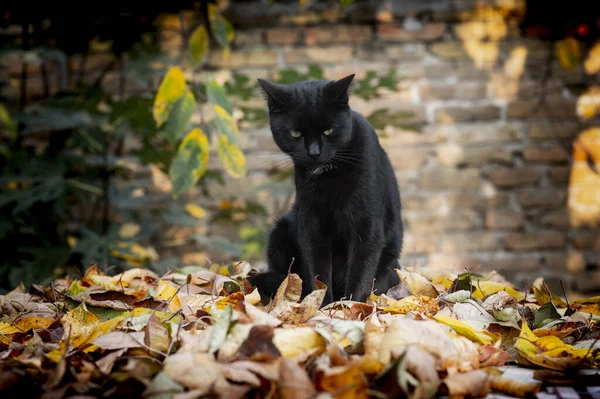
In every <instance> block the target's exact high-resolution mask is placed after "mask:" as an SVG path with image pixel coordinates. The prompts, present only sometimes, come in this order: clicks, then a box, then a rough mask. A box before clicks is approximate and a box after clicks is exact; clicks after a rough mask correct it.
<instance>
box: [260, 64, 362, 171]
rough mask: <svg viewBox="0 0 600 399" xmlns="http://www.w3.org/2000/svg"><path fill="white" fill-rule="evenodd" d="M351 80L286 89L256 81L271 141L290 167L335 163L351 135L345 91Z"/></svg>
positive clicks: (346, 93)
mask: <svg viewBox="0 0 600 399" xmlns="http://www.w3.org/2000/svg"><path fill="white" fill-rule="evenodd" d="M353 78H354V75H350V76H348V77H346V78H343V79H341V80H338V81H303V82H297V83H292V84H288V85H280V84H275V83H271V82H268V81H265V80H262V79H258V82H259V84H260V85H261V87H262V88H263V89H264V91H265V94H266V98H267V104H268V106H269V121H270V125H271V132H272V133H273V139H274V140H275V143H277V145H278V146H279V148H281V150H282V151H283V152H285V153H286V154H288V155H289V156H290V157H291V158H292V159H293V161H294V163H296V164H299V165H302V166H305V167H309V168H319V167H321V168H322V167H324V166H325V165H331V164H332V163H335V154H336V152H339V151H340V150H342V149H343V148H344V146H345V145H346V144H347V143H348V142H349V141H350V139H351V135H352V117H351V111H350V107H349V106H348V89H349V86H350V83H351V81H352V79H353Z"/></svg>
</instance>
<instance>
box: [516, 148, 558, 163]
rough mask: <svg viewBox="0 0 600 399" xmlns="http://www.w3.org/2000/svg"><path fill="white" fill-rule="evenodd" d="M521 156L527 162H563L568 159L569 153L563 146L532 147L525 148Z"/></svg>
mask: <svg viewBox="0 0 600 399" xmlns="http://www.w3.org/2000/svg"><path fill="white" fill-rule="evenodd" d="M523 157H524V158H525V160H526V161H528V162H543V163H550V162H554V163H564V162H568V160H569V153H568V152H567V150H565V149H564V148H563V147H560V146H552V147H534V146H529V147H527V148H525V151H524V152H523Z"/></svg>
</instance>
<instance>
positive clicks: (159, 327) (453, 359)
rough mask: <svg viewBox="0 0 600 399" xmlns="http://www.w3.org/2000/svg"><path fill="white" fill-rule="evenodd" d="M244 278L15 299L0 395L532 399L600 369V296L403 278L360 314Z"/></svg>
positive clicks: (193, 271) (132, 277)
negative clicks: (257, 286) (512, 368)
mask: <svg viewBox="0 0 600 399" xmlns="http://www.w3.org/2000/svg"><path fill="white" fill-rule="evenodd" d="M250 272H251V266H250V265H249V264H248V263H245V262H242V263H237V264H233V265H230V266H224V267H219V266H216V265H215V266H212V267H210V268H201V267H187V268H184V269H181V270H178V271H177V272H173V273H169V274H167V275H164V276H158V275H156V274H155V273H153V272H152V271H149V270H145V269H132V270H128V271H126V272H124V273H122V274H119V275H116V276H108V275H106V274H104V273H102V272H101V271H100V269H99V268H97V267H91V268H89V269H88V270H87V271H86V273H85V275H84V276H83V277H82V278H81V279H76V280H67V279H63V280H56V281H54V282H53V283H52V284H50V285H49V286H47V287H44V286H37V285H33V286H31V287H29V288H28V289H26V288H25V287H23V286H21V287H18V288H17V289H15V290H14V291H12V292H10V293H9V294H7V295H4V296H0V305H1V317H0V396H2V397H15V396H17V395H18V396H19V397H42V398H63V397H64V398H67V397H75V396H77V397H86V398H88V397H123V398H136V397H144V398H161V399H162V398H199V397H223V398H241V397H249V398H263V397H264V398H315V397H321V398H331V397H334V398H367V397H374V398H388V397H389V398H392V397H410V398H431V397H435V396H440V395H449V396H450V397H483V396H485V395H487V394H488V393H492V392H502V393H505V394H508V395H513V396H518V397H534V396H535V395H536V393H537V392H539V391H540V389H542V388H543V386H544V384H553V385H556V384H581V383H582V378H583V377H582V376H583V373H580V372H579V371H580V370H583V369H590V368H592V369H594V368H598V367H599V366H600V343H599V342H598V338H599V337H600V328H599V325H598V321H599V320H600V305H599V303H600V297H596V298H590V299H588V300H579V301H569V302H567V301H566V299H567V298H565V299H562V298H561V297H560V296H559V295H557V294H556V293H551V292H550V290H549V289H548V288H547V286H546V285H545V284H544V282H543V280H542V279H541V278H540V279H537V280H536V281H535V282H534V283H533V285H532V286H531V287H530V288H529V289H528V291H527V292H521V291H518V290H516V289H515V288H514V287H513V286H512V285H511V284H509V283H508V282H507V281H505V280H504V279H503V278H502V277H501V276H500V275H498V274H497V273H494V272H492V273H490V274H489V275H477V274H471V273H468V272H467V273H462V274H457V273H452V272H449V271H439V270H430V269H426V268H414V269H411V268H405V269H404V270H402V271H398V274H399V277H400V281H401V284H400V285H398V286H397V287H394V288H392V289H391V290H390V291H389V292H387V293H385V294H381V295H377V294H376V293H373V294H372V295H371V297H370V298H369V300H368V301H367V302H366V303H360V302H354V301H339V302H334V303H332V304H329V305H327V306H324V307H322V308H320V307H321V303H322V301H323V297H324V294H325V291H326V289H327V287H326V286H324V285H323V284H322V283H320V282H319V281H315V286H316V290H315V291H314V292H312V293H310V294H308V295H307V296H305V297H303V298H302V297H301V295H300V294H301V292H300V291H301V286H302V284H301V281H300V279H299V277H298V276H297V275H295V274H290V275H288V277H287V279H286V280H285V281H284V282H283V284H282V285H281V287H280V289H279V291H278V292H277V295H276V296H275V298H273V299H272V300H271V301H269V303H267V304H265V303H264V302H266V301H267V299H265V298H263V299H262V301H261V298H260V296H259V294H258V292H257V291H256V290H254V287H252V286H251V285H250V284H249V283H248V282H247V281H246V276H247V275H248V273H250ZM508 364H517V365H519V366H520V367H532V368H535V372H534V380H533V381H529V382H523V381H518V380H515V379H512V378H510V377H508V376H507V375H503V372H502V369H501V368H500V367H499V366H503V365H508ZM586 375H588V376H589V373H588V374H586ZM593 378H598V377H597V376H593Z"/></svg>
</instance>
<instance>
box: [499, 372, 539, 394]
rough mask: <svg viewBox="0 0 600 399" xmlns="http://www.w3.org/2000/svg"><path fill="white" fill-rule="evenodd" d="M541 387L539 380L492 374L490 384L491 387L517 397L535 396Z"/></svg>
mask: <svg viewBox="0 0 600 399" xmlns="http://www.w3.org/2000/svg"><path fill="white" fill-rule="evenodd" d="M541 387H542V383H541V382H535V381H534V382H529V381H519V380H513V379H512V378H507V377H502V376H493V377H492V384H491V388H492V389H494V390H496V391H499V392H502V393H505V394H507V395H510V396H516V397H518V398H532V397H536V394H537V393H538V392H539V390H540V388H541Z"/></svg>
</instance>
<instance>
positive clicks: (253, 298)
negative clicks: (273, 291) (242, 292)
mask: <svg viewBox="0 0 600 399" xmlns="http://www.w3.org/2000/svg"><path fill="white" fill-rule="evenodd" d="M246 300H247V301H248V302H250V303H251V304H252V305H256V304H257V303H259V302H260V294H259V293H258V289H257V288H255V289H254V291H252V292H251V293H249V294H248V295H246Z"/></svg>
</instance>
